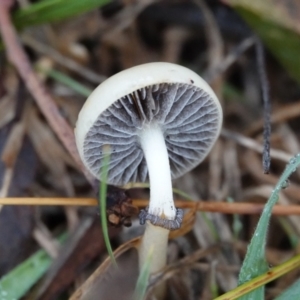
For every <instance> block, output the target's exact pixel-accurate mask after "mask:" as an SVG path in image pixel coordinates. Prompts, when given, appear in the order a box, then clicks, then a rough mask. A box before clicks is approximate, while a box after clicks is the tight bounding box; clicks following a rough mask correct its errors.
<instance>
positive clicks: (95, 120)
mask: <svg viewBox="0 0 300 300" xmlns="http://www.w3.org/2000/svg"><path fill="white" fill-rule="evenodd" d="M222 119H223V115H222V108H221V105H220V103H219V101H218V99H217V97H216V95H215V94H214V92H213V91H212V89H211V88H210V87H209V85H208V84H207V83H206V82H205V81H204V80H203V79H202V78H201V77H199V75H197V74H196V73H195V72H193V71H191V70H189V69H187V68H185V67H182V66H179V65H175V64H171V63H163V62H157V63H148V64H143V65H139V66H136V67H133V68H130V69H127V70H124V71H122V72H120V73H117V74H115V75H114V76H112V77H110V78H108V79H107V80H106V81H104V82H103V83H101V84H100V85H99V86H98V87H97V88H96V89H95V90H94V92H93V93H92V94H91V95H90V96H89V98H88V99H87V101H86V102H85V104H84V106H83V107H82V109H81V111H80V113H79V117H78V120H77V124H76V128H75V137H76V144H77V147H78V151H79V154H80V157H81V159H82V161H83V162H84V164H85V165H86V167H87V168H88V169H89V171H90V172H91V173H92V174H93V175H94V176H95V177H96V178H98V179H99V178H100V168H101V166H102V163H103V161H102V160H103V158H104V155H105V153H104V150H103V146H105V145H110V151H111V154H110V162H109V167H108V179H107V183H109V184H113V185H123V184H126V183H128V182H144V181H147V180H148V170H147V165H146V161H145V158H144V155H143V150H142V147H141V145H140V139H139V134H140V132H141V131H142V130H143V128H145V126H152V124H153V125H155V126H159V127H160V128H161V130H162V132H163V135H164V137H165V142H166V146H167V149H168V154H169V162H170V168H171V174H172V178H177V177H179V176H180V175H182V174H184V173H186V172H188V171H189V170H191V169H193V168H194V167H195V166H196V165H198V164H199V163H200V162H201V161H202V160H203V159H204V158H205V157H206V155H207V154H208V153H209V151H210V149H211V148H212V146H213V144H214V143H215V141H216V139H217V137H218V135H219V133H220V129H221V124H222ZM157 155H159V154H157Z"/></svg>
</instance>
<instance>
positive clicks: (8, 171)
mask: <svg viewBox="0 0 300 300" xmlns="http://www.w3.org/2000/svg"><path fill="white" fill-rule="evenodd" d="M26 118H27V110H26V111H25V113H24V115H23V118H22V119H21V121H20V122H18V123H16V124H15V125H14V126H13V128H12V130H11V132H10V134H9V137H8V139H7V142H6V145H5V147H4V149H3V152H2V154H1V160H2V161H3V162H4V165H5V173H4V178H3V182H2V187H1V188H0V197H6V196H7V195H8V191H9V187H10V184H11V181H12V179H13V174H14V167H15V164H16V160H17V158H18V155H19V152H20V150H21V147H22V143H23V138H24V135H25V129H26ZM0 210H1V206H0Z"/></svg>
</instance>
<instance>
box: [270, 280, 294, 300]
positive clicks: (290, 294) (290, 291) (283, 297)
mask: <svg viewBox="0 0 300 300" xmlns="http://www.w3.org/2000/svg"><path fill="white" fill-rule="evenodd" d="M299 295H300V279H298V280H297V281H296V282H294V283H293V284H292V285H291V286H290V287H289V288H287V289H286V290H285V291H284V292H283V293H282V294H280V295H279V296H278V297H276V298H275V300H287V299H291V300H293V299H298V298H299Z"/></svg>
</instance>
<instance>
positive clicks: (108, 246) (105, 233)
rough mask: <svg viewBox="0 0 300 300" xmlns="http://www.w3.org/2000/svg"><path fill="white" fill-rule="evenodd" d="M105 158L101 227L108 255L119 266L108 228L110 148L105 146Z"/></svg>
mask: <svg viewBox="0 0 300 300" xmlns="http://www.w3.org/2000/svg"><path fill="white" fill-rule="evenodd" d="M103 153H104V158H103V160H102V165H101V169H100V191H99V195H100V201H99V208H100V216H101V226H102V232H103V239H104V242H105V246H106V249H107V252H108V255H109V257H110V259H111V261H112V263H113V264H114V265H115V266H117V262H116V259H115V257H114V253H113V250H112V248H111V244H110V240H109V234H108V226H107V216H106V194H107V184H106V182H107V176H108V168H109V159H110V147H109V146H108V145H105V146H104V147H103Z"/></svg>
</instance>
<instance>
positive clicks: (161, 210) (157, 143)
mask: <svg viewBox="0 0 300 300" xmlns="http://www.w3.org/2000/svg"><path fill="white" fill-rule="evenodd" d="M140 142H141V146H142V149H143V151H144V155H145V159H146V162H147V167H148V174H149V179H150V203H149V213H150V214H153V215H155V216H159V217H160V218H165V219H168V220H174V219H175V216H176V208H175V204H174V200H173V193H172V181H171V171H170V164H169V156H168V151H167V147H166V143H165V138H164V136H163V133H162V130H161V129H160V127H159V126H157V125H155V124H150V125H146V126H145V127H144V128H143V129H142V130H141V132H140Z"/></svg>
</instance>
